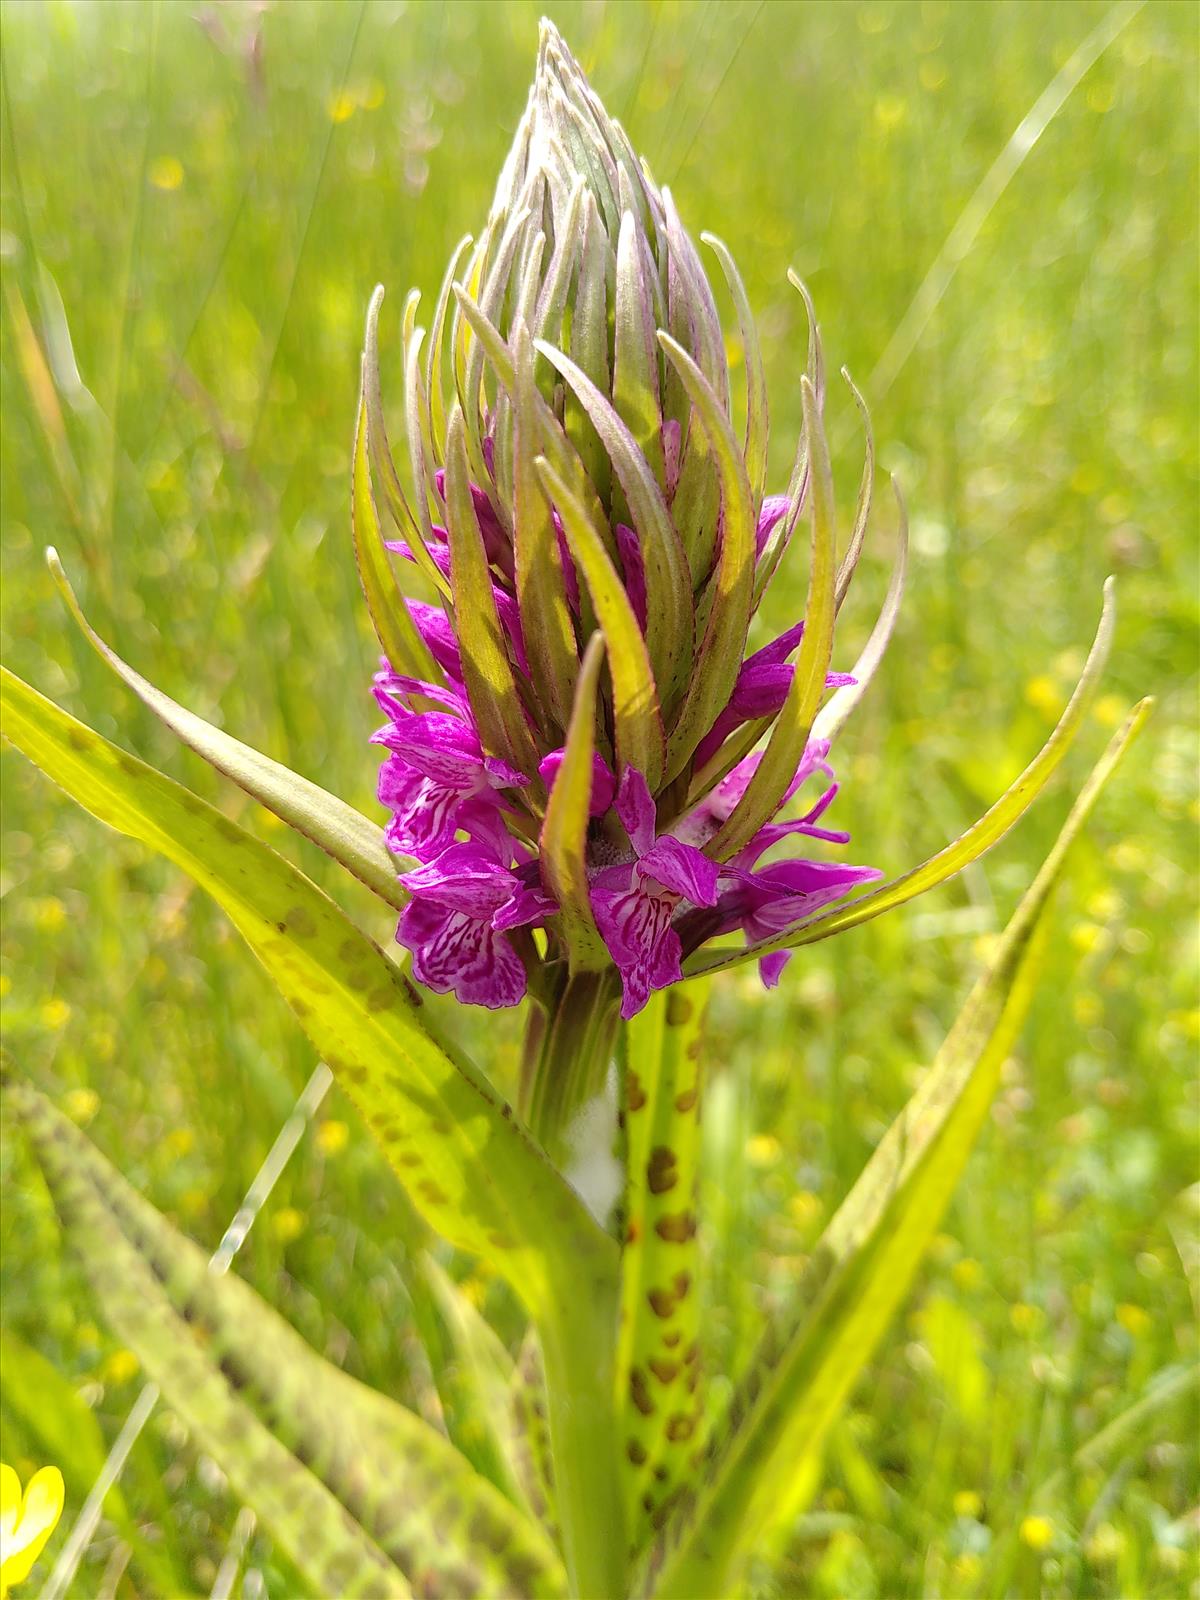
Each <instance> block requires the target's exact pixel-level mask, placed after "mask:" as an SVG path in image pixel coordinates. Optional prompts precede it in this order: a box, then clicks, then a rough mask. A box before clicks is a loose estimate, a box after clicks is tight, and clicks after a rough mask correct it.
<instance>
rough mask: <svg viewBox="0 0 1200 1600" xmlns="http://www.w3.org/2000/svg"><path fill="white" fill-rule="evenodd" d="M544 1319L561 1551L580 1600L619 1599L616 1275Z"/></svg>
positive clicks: (621, 1539) (622, 1587)
mask: <svg viewBox="0 0 1200 1600" xmlns="http://www.w3.org/2000/svg"><path fill="white" fill-rule="evenodd" d="M558 1311H559V1314H558V1315H557V1316H556V1317H555V1319H554V1321H553V1323H550V1324H547V1325H545V1326H543V1328H542V1330H541V1333H542V1354H543V1356H544V1359H545V1367H546V1389H547V1394H548V1398H549V1402H550V1405H549V1410H550V1442H551V1447H552V1449H553V1453H554V1481H555V1485H556V1488H557V1500H558V1516H559V1525H560V1527H561V1529H562V1540H563V1553H564V1555H565V1557H566V1562H567V1571H568V1573H569V1575H570V1580H571V1593H572V1595H575V1596H577V1597H578V1600H618V1597H619V1596H621V1595H623V1594H624V1593H625V1591H626V1587H627V1579H626V1548H625V1534H624V1528H623V1519H622V1506H621V1494H620V1485H619V1479H618V1476H617V1412H616V1405H615V1403H614V1375H615V1371H616V1329H617V1282H616V1279H615V1278H613V1279H611V1280H606V1281H603V1282H601V1281H597V1282H596V1283H595V1284H594V1285H593V1292H592V1295H591V1296H590V1298H589V1301H588V1303H587V1304H582V1303H575V1304H573V1305H569V1306H568V1305H565V1304H564V1305H561V1306H560V1307H559V1308H558Z"/></svg>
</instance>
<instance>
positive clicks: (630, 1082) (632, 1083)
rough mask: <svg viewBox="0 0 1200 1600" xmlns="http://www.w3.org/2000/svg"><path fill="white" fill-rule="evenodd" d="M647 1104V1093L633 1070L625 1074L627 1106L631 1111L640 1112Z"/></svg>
mask: <svg viewBox="0 0 1200 1600" xmlns="http://www.w3.org/2000/svg"><path fill="white" fill-rule="evenodd" d="M645 1104H646V1091H645V1090H644V1089H643V1088H642V1086H641V1083H640V1082H639V1081H638V1075H637V1073H636V1072H634V1071H633V1070H632V1068H631V1069H630V1070H629V1071H628V1072H627V1073H626V1074H625V1105H626V1108H627V1109H628V1110H630V1111H640V1110H641V1109H642V1107H643V1106H644V1105H645Z"/></svg>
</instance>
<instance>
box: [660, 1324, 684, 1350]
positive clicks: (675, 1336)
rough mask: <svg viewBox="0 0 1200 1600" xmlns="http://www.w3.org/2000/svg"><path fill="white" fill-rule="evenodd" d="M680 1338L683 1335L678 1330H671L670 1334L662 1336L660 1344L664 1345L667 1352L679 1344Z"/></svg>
mask: <svg viewBox="0 0 1200 1600" xmlns="http://www.w3.org/2000/svg"><path fill="white" fill-rule="evenodd" d="M682 1337H683V1335H682V1334H681V1333H680V1331H679V1329H678V1328H672V1330H671V1332H670V1333H664V1334H663V1336H662V1342H663V1343H664V1344H665V1345H666V1347H667V1349H668V1350H674V1348H675V1346H676V1345H677V1344H678V1343H679V1341H680V1339H681V1338H682Z"/></svg>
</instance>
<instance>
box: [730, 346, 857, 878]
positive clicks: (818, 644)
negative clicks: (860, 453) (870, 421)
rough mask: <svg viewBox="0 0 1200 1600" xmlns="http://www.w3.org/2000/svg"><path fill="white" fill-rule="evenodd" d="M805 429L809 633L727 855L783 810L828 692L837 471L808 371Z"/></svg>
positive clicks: (737, 813)
mask: <svg viewBox="0 0 1200 1600" xmlns="http://www.w3.org/2000/svg"><path fill="white" fill-rule="evenodd" d="M800 396H801V400H802V401H803V404H804V432H805V435H806V437H807V439H808V441H809V460H810V462H811V470H810V483H811V500H812V524H813V535H812V570H811V572H810V575H809V581H808V601H807V603H806V605H805V608H804V637H803V639H802V640H801V641H800V654H799V656H798V657H797V660H796V670H795V673H794V674H793V676H792V684H791V688H790V689H789V690H788V697H787V700H786V701H785V702H784V706H783V710H782V711H781V712H780V713H779V716H778V718H777V719H776V722H775V726H774V727H773V728H772V730H771V737H770V739H769V740H768V741H767V748H766V749H765V750H764V751H763V754H762V759H761V760H760V761H759V763H758V766H757V768H756V769H755V772H754V776H753V777H752V778H751V779H750V782H749V784H748V785H747V786H746V792H745V794H743V796H742V798H741V799H740V800H739V801H738V803H737V805H736V806H735V807H734V809H733V812H732V814H731V815H730V817H729V819H728V821H726V822H725V823H724V825H723V826H722V828H721V830H720V832H719V833H718V834H717V836H716V838H715V839H714V840H713V842H712V846H711V848H712V852H713V854H714V855H715V856H716V857H717V859H718V860H722V861H726V860H728V859H729V857H730V856H732V855H736V853H737V852H738V851H739V850H740V849H741V848H742V847H743V846H744V845H746V844H748V843H749V842H750V840H751V839H752V838H753V837H754V835H755V834H756V833H757V832H758V830H759V829H760V828H761V827H762V826H763V824H764V823H765V822H769V821H770V820H771V818H772V817H773V816H774V815H775V813H776V811H778V809H779V807H780V804H781V803H782V801H783V797H784V795H785V794H786V793H787V790H788V786H789V785H790V784H791V782H792V779H793V777H794V776H795V773H796V768H797V767H798V766H799V765H800V762H801V760H802V759H803V756H804V751H805V748H806V747H807V745H808V737H809V734H810V733H811V731H812V725H813V719H814V718H815V716H816V714H817V707H818V706H819V705H820V703H821V696H822V694H823V693H824V692H825V675H826V673H827V672H828V670H829V658H830V655H831V653H832V651H833V624H834V619H835V617H836V615H837V606H836V600H835V593H834V584H835V563H836V560H837V542H836V541H837V533H836V527H835V519H834V503H833V471H832V468H831V467H830V464H829V449H828V446H827V445H826V442H825V432H824V429H823V428H822V427H821V417H820V413H819V411H818V410H817V397H816V392H815V390H814V389H813V386H812V384H811V383H810V382H809V381H808V379H807V377H804V378H801V380H800Z"/></svg>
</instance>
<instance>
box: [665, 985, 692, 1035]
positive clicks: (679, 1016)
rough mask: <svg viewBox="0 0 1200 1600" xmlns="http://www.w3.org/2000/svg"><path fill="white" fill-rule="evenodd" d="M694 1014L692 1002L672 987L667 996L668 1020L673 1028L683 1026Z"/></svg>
mask: <svg viewBox="0 0 1200 1600" xmlns="http://www.w3.org/2000/svg"><path fill="white" fill-rule="evenodd" d="M691 1014H692V1002H691V1001H690V1000H688V999H686V998H685V997H684V996H683V995H681V994H679V993H677V991H676V990H674V989H672V990H671V992H670V994H669V995H668V996H667V1021H668V1022H669V1023H670V1024H671V1026H672V1027H673V1028H682V1027H683V1025H684V1023H685V1022H686V1021H687V1020H688V1018H689V1017H690V1016H691Z"/></svg>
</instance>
